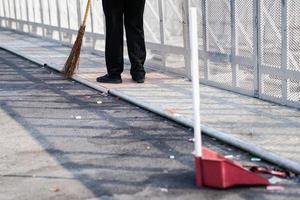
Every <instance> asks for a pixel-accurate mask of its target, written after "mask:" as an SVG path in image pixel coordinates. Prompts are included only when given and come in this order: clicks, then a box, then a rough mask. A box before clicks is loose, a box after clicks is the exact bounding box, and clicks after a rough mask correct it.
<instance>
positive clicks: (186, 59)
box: [183, 0, 192, 79]
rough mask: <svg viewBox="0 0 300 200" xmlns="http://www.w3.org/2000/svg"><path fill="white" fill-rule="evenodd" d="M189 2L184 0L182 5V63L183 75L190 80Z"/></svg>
mask: <svg viewBox="0 0 300 200" xmlns="http://www.w3.org/2000/svg"><path fill="white" fill-rule="evenodd" d="M190 5H191V2H190V0H185V1H184V3H183V20H184V21H183V38H184V49H185V51H184V52H185V54H184V62H185V74H186V76H187V77H188V78H189V79H191V78H192V77H191V68H190V66H191V60H190V58H191V57H190V53H191V52H190V49H191V48H190V47H191V46H190V21H189V20H190V16H189V15H190V13H189V9H190V7H191V6H190Z"/></svg>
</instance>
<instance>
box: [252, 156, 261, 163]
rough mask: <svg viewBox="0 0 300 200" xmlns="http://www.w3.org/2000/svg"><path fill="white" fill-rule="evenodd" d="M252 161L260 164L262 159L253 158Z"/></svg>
mask: <svg viewBox="0 0 300 200" xmlns="http://www.w3.org/2000/svg"><path fill="white" fill-rule="evenodd" d="M251 161H252V162H260V161H261V158H255V157H253V158H251Z"/></svg>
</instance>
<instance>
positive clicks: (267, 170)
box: [250, 166, 289, 177]
mask: <svg viewBox="0 0 300 200" xmlns="http://www.w3.org/2000/svg"><path fill="white" fill-rule="evenodd" d="M250 171H252V172H254V173H263V174H271V175H273V176H279V177H287V176H288V175H289V173H288V172H285V171H281V170H276V169H271V168H266V167H258V166H253V167H250Z"/></svg>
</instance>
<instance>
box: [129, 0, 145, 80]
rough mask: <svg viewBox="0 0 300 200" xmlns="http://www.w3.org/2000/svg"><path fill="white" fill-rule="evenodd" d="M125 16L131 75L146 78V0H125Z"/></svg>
mask: <svg viewBox="0 0 300 200" xmlns="http://www.w3.org/2000/svg"><path fill="white" fill-rule="evenodd" d="M124 4H125V5H124V17H125V20H124V21H125V29H126V38H127V47H128V54H129V59H130V62H131V70H130V73H131V76H132V78H133V79H134V80H135V81H137V80H141V79H144V78H145V69H144V63H145V60H146V47H145V37H144V27H143V15H144V8H145V0H124Z"/></svg>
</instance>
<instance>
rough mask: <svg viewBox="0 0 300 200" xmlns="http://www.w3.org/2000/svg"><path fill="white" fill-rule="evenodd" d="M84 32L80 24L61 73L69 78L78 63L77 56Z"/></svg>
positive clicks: (83, 27) (78, 55)
mask: <svg viewBox="0 0 300 200" xmlns="http://www.w3.org/2000/svg"><path fill="white" fill-rule="evenodd" d="M84 33H85V26H84V25H82V26H80V29H79V31H78V35H77V38H76V40H75V43H74V45H73V47H72V50H71V53H70V55H69V57H68V59H67V61H66V63H65V66H64V70H63V74H64V76H65V77H67V78H70V77H72V76H73V75H74V73H75V70H76V68H77V66H78V65H79V57H80V51H81V46H82V41H83V37H84Z"/></svg>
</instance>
